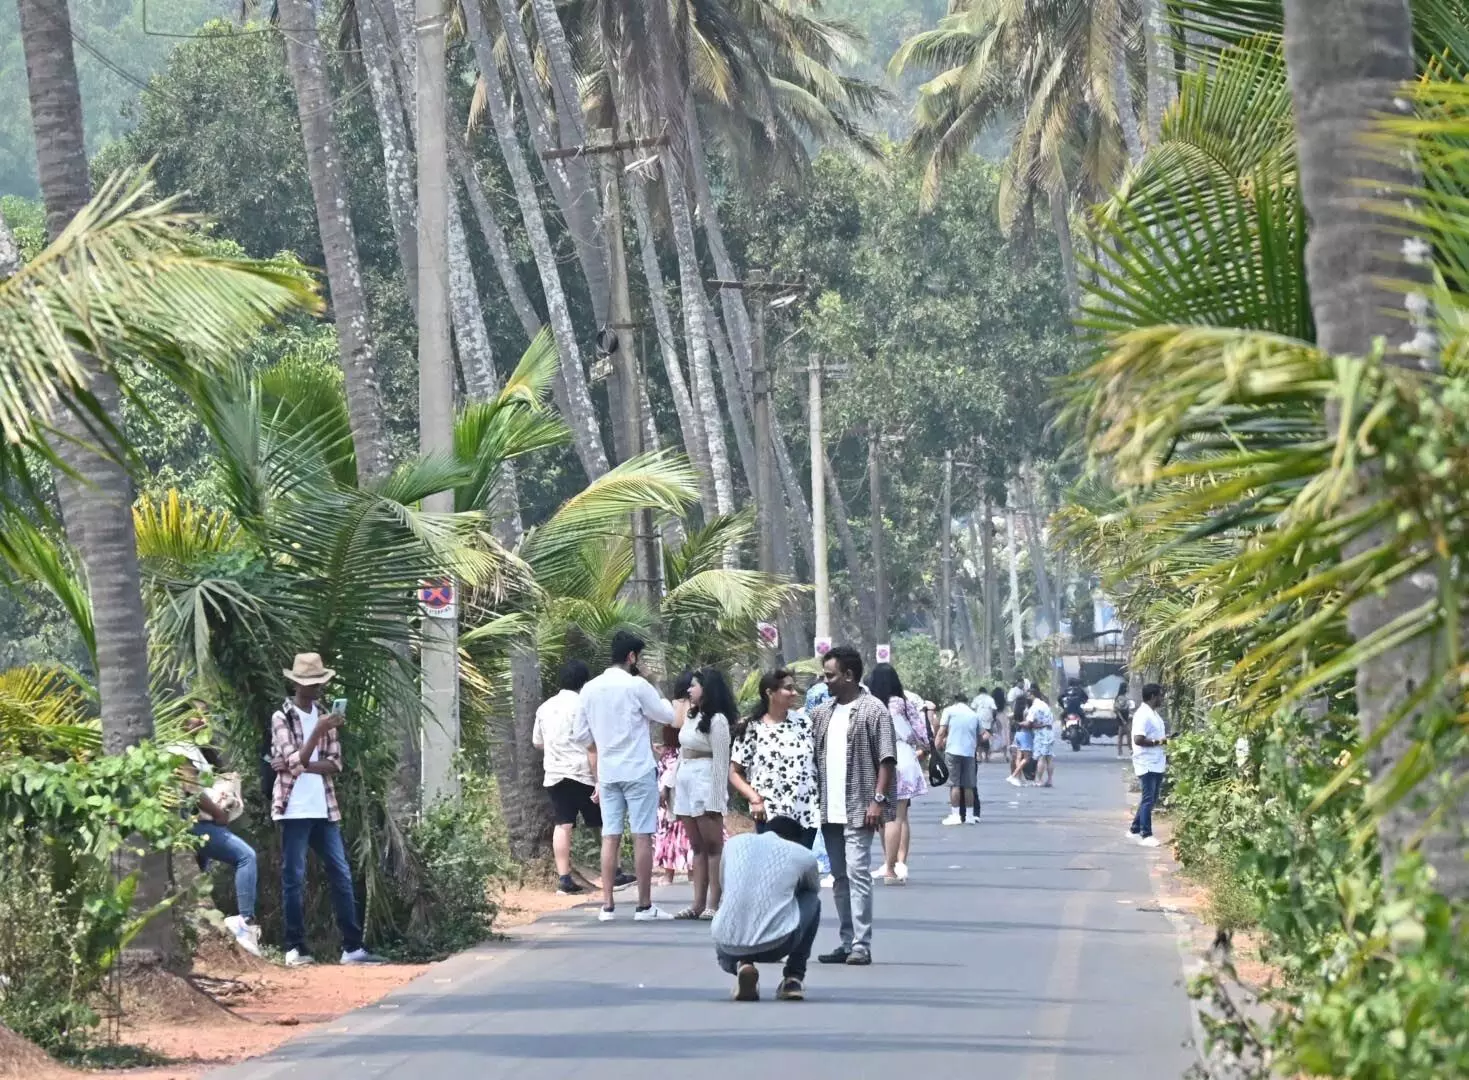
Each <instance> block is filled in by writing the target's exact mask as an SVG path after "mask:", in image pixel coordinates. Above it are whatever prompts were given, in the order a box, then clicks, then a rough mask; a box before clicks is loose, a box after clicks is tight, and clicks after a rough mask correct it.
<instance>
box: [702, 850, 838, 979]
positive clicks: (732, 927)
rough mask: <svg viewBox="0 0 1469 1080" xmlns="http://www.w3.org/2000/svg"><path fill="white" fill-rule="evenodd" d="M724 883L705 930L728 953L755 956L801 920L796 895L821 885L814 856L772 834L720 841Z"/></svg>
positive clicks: (812, 890) (815, 890) (792, 928)
mask: <svg viewBox="0 0 1469 1080" xmlns="http://www.w3.org/2000/svg"><path fill="white" fill-rule="evenodd" d="M719 878H720V881H721V882H722V883H723V885H724V889H723V892H722V893H721V895H722V897H723V899H721V900H720V902H719V911H718V912H717V913H716V914H715V916H714V925H713V926H711V927H710V928H709V930H710V933H711V935H712V936H713V938H714V944H715V945H717V946H719V947H720V948H721V949H723V950H725V951H726V952H729V953H733V954H735V955H740V954H741V953H746V954H751V955H753V954H755V953H758V952H761V951H763V950H764V949H765V948H768V947H769V946H771V945H773V944H774V943H776V942H778V941H780V940H781V939H782V938H784V937H787V936H788V935H789V934H791V933H792V932H793V931H794V930H795V929H796V927H798V926H799V925H800V924H801V909H800V906H799V905H798V904H797V903H796V896H797V895H798V894H800V893H803V892H811V893H814V892H818V891H819V890H820V889H821V874H820V871H819V870H818V869H817V864H816V856H815V855H813V854H811V852H809V851H807V850H806V849H805V848H803V847H802V846H801V845H800V844H793V843H791V842H790V841H789V840H782V839H781V838H780V837H779V836H776V835H775V833H744V834H743V835H740V836H732V837H730V838H729V840H728V841H726V842H725V845H724V857H723V858H722V859H721V860H720V864H719Z"/></svg>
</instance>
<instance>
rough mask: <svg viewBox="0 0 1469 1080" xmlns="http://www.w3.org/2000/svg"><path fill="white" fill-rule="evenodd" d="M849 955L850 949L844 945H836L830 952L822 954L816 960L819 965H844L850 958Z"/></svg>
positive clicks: (850, 953)
mask: <svg viewBox="0 0 1469 1080" xmlns="http://www.w3.org/2000/svg"><path fill="white" fill-rule="evenodd" d="M851 955H852V950H851V949H849V948H847V947H846V946H845V945H838V946H837V947H836V948H835V949H833V950H832V951H831V952H829V953H822V954H821V955H820V956H818V957H817V958H816V959H817V961H818V962H819V963H822V964H845V963H846V962H847V959H848V957H850V956H851Z"/></svg>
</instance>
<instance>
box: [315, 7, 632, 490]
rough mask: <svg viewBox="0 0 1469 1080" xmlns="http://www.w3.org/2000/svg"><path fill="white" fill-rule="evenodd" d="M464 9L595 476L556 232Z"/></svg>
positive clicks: (573, 413)
mask: <svg viewBox="0 0 1469 1080" xmlns="http://www.w3.org/2000/svg"><path fill="white" fill-rule="evenodd" d="M297 2H299V0H297ZM463 11H464V25H465V32H466V35H467V36H468V38H469V40H470V43H471V44H472V45H473V46H474V54H475V59H476V60H478V62H479V67H480V78H481V79H483V80H484V85H485V105H486V107H487V108H488V110H489V113H490V121H491V123H492V124H493V125H494V128H495V135H496V137H497V139H498V140H499V143H500V152H501V155H502V156H503V157H504V160H505V167H506V169H507V170H508V171H509V173H510V182H511V185H512V186H513V187H514V189H515V201H516V202H517V203H518V204H519V206H520V216H521V218H522V220H523V221H524V222H525V231H526V236H527V237H528V238H529V240H530V246H531V251H532V252H533V253H534V255H535V259H536V267H537V269H538V270H539V271H540V275H541V288H542V291H543V292H544V293H545V297H546V310H547V312H548V313H549V315H550V320H549V321H550V323H551V334H552V336H553V337H555V339H556V349H557V352H558V353H559V354H560V357H561V366H560V370H561V379H560V383H561V385H560V386H559V387H558V388H557V394H556V398H557V406H558V407H559V408H560V409H561V413H562V415H563V416H565V418H566V422H567V424H568V425H570V427H571V434H572V445H573V446H574V447H575V449H576V454H577V457H578V458H579V459H580V460H581V463H582V468H583V469H585V470H586V473H587V476H588V477H590V478H591V479H594V480H595V479H596V478H597V477H600V476H602V475H604V474H605V473H606V472H607V451H606V449H605V447H604V445H603V442H602V429H601V426H600V425H599V424H598V422H597V412H596V409H595V408H594V406H593V404H592V397H591V393H590V391H589V390H588V389H587V381H586V373H585V371H584V370H583V368H582V363H581V350H580V349H579V348H578V347H577V341H576V332H575V330H574V329H573V328H572V325H571V310H570V308H569V307H568V306H567V303H566V293H565V291H564V290H563V289H562V287H561V271H560V268H559V267H558V266H557V264H556V253H555V251H554V249H553V248H552V247H551V238H550V235H549V234H548V233H547V232H546V220H545V218H544V217H543V216H542V214H541V203H540V197H539V196H538V195H537V193H536V186H535V182H534V181H533V180H532V179H531V175H530V169H529V167H528V166H527V165H526V161H525V154H524V153H523V152H522V151H521V148H520V141H519V136H518V134H517V132H516V130H515V117H514V116H513V115H512V114H511V112H510V103H509V101H508V100H507V99H506V97H505V87H504V84H503V83H501V82H500V69H499V68H498V67H497V66H496V64H495V55H494V50H493V48H492V47H491V44H490V40H489V37H488V36H487V35H486V33H485V27H484V19H483V17H482V16H481V14H480V12H479V9H478V7H477V6H476V5H475V4H472V3H470V4H465V5H464V6H463ZM528 111H529V110H528Z"/></svg>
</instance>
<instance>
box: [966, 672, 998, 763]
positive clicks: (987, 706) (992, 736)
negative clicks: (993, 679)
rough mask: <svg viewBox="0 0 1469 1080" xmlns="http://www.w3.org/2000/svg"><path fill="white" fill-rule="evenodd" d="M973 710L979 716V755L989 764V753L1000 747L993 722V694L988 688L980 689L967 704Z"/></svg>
mask: <svg viewBox="0 0 1469 1080" xmlns="http://www.w3.org/2000/svg"><path fill="white" fill-rule="evenodd" d="M969 707H970V708H971V709H973V710H974V714H975V716H977V717H978V718H979V756H980V758H981V759H982V760H983V761H984V763H985V764H986V765H988V764H989V760H990V755H991V754H992V753H994V751H995V750H996V749H997V748H999V749H1003V748H1002V747H998V746H997V744H998V732H997V731H996V730H995V729H996V726H997V725H996V724H995V695H994V694H992V693H990V692H989V691H988V690H985V689H981V690H980V691H979V693H978V694H977V695H975V698H974V701H973V702H972V703H971V704H970V706H969Z"/></svg>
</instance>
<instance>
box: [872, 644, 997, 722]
mask: <svg viewBox="0 0 1469 1080" xmlns="http://www.w3.org/2000/svg"><path fill="white" fill-rule="evenodd" d="M893 667H895V668H897V669H898V677H899V678H901V679H902V680H903V689H905V690H911V691H913V693H915V694H918V695H919V696H920V697H923V698H925V699H927V700H928V701H932V702H933V703H934V704H935V705H937V706H938V707H939V708H940V709H942V708H943V707H944V706H946V705H948V704H949V702H951V701H952V700H953V699H954V695H955V694H959V693H963V694H970V693H973V692H974V691H975V690H977V689H978V686H979V680H978V679H977V678H975V676H974V675H973V673H972V672H970V670H969V668H968V666H967V665H966V664H965V663H964V661H963V660H961V659H960V658H959V657H958V656H955V657H954V658H953V659H952V660H950V661H949V662H948V663H944V660H943V654H942V653H941V652H940V651H939V645H938V642H937V641H935V640H934V639H933V638H931V637H929V636H928V635H927V634H898V635H897V636H896V637H894V638H893Z"/></svg>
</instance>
